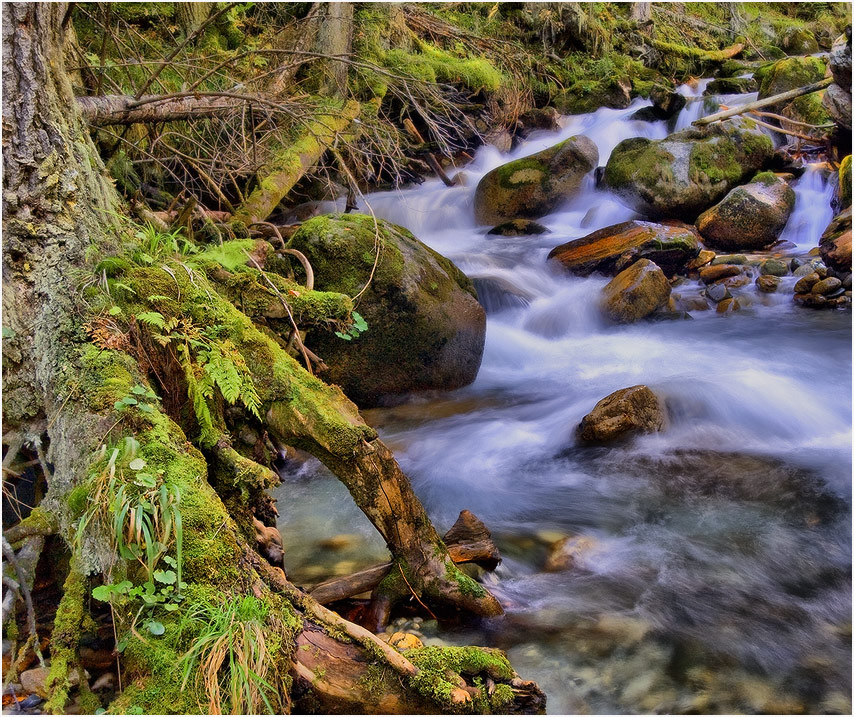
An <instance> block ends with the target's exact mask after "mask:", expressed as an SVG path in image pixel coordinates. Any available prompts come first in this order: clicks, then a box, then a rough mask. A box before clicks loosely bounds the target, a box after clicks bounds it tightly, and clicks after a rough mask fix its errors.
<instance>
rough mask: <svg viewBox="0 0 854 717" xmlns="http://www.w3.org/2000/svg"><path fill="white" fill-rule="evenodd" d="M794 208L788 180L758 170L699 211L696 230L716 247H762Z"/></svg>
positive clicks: (772, 237)
mask: <svg viewBox="0 0 854 717" xmlns="http://www.w3.org/2000/svg"><path fill="white" fill-rule="evenodd" d="M794 207H795V193H794V191H792V188H791V187H790V186H789V185H788V183H786V182H785V181H784V180H783V179H780V178H779V177H777V176H775V175H774V174H772V173H771V172H762V173H761V174H758V175H757V176H756V177H755V178H754V180H753V181H752V182H750V183H749V184H745V185H743V186H741V187H736V188H735V189H733V190H732V191H730V192H729V193H728V194H727V195H726V196H725V197H724V198H723V199H722V200H721V201H720V202H719V203H718V204H716V205H715V206H713V207H711V208H710V209H707V210H706V211H705V212H703V213H702V214H701V215H700V216H699V217H698V219H697V229H698V230H699V231H700V234H702V235H703V239H705V241H706V243H707V244H709V245H710V246H713V247H715V248H717V249H726V250H728V251H735V250H742V249H744V250H750V249H762V248H764V247H767V246H769V245H770V244H773V243H774V242H775V241H776V240H777V237H778V236H779V235H780V232H781V231H783V227H785V226H786V222H787V221H789V215H791V213H792V209H794Z"/></svg>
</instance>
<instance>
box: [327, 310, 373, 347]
mask: <svg viewBox="0 0 854 717" xmlns="http://www.w3.org/2000/svg"><path fill="white" fill-rule="evenodd" d="M367 330H368V323H367V322H366V321H365V320H364V319H363V318H362V315H361V314H360V313H359V312H357V311H354V312H353V323H352V325H351V326H350V327H349V328H348V329H347V331H346V333H345V332H344V331H336V332H335V335H336V336H337V337H338V338H339V339H344V340H345V341H352V340H353V339H357V338H359V337H360V336H361V335H362V334H363V333H365V332H366V331H367Z"/></svg>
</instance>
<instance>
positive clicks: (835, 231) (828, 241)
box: [818, 207, 851, 271]
mask: <svg viewBox="0 0 854 717" xmlns="http://www.w3.org/2000/svg"><path fill="white" fill-rule="evenodd" d="M818 247H819V251H820V252H821V258H822V260H823V261H824V263H825V264H827V266H829V267H831V268H833V269H836V270H838V271H851V208H850V207H849V208H848V209H846V210H845V211H844V212H842V213H841V214H837V215H836V216H835V217H834V218H833V221H831V222H830V224H828V225H827V229H825V230H824V234H822V235H821V239H820V240H819V243H818Z"/></svg>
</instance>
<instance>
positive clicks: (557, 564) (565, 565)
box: [543, 536, 596, 573]
mask: <svg viewBox="0 0 854 717" xmlns="http://www.w3.org/2000/svg"><path fill="white" fill-rule="evenodd" d="M595 547H596V541H595V540H594V539H593V538H586V537H584V536H575V537H573V538H570V537H568V536H567V537H564V538H561V539H560V540H556V541H555V542H554V543H552V544H551V545H550V546H549V554H548V555H547V556H546V562H545V564H544V565H543V570H544V571H545V572H547V573H557V572H561V571H563V570H572V568H574V567H575V565H576V563H577V562H578V559H579V558H581V557H582V556H583V555H584V553H589V552H590V551H591V550H593V549H594V548H595Z"/></svg>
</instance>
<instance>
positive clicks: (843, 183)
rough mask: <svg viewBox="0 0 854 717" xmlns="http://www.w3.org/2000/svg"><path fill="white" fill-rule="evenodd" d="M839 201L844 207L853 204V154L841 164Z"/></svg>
mask: <svg viewBox="0 0 854 717" xmlns="http://www.w3.org/2000/svg"><path fill="white" fill-rule="evenodd" d="M839 203H840V206H841V208H842V209H844V208H845V207H850V206H851V155H850V154H849V155H848V156H847V157H846V158H845V159H843V160H842V164H840V165H839Z"/></svg>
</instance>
